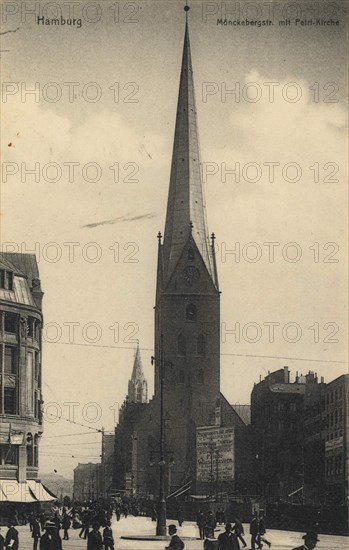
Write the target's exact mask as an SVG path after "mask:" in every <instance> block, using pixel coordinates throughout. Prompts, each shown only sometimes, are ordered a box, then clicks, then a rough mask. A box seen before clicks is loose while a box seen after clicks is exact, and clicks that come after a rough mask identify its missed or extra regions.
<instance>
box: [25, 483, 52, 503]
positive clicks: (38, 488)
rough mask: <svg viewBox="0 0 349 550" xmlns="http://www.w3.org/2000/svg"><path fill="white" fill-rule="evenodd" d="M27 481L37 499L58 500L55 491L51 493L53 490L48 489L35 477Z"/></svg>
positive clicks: (44, 500)
mask: <svg viewBox="0 0 349 550" xmlns="http://www.w3.org/2000/svg"><path fill="white" fill-rule="evenodd" d="M27 483H28V485H29V487H30V490H31V491H32V492H33V494H34V497H35V498H36V500H37V501H39V502H50V501H52V500H57V497H56V496H55V495H54V494H53V493H51V491H49V490H48V489H46V487H45V486H44V485H43V484H42V483H40V481H36V480H35V479H28V480H27Z"/></svg>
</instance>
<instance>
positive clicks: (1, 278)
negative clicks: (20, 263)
mask: <svg viewBox="0 0 349 550" xmlns="http://www.w3.org/2000/svg"><path fill="white" fill-rule="evenodd" d="M0 288H3V289H4V290H13V273H12V271H5V270H4V269H1V270H0Z"/></svg>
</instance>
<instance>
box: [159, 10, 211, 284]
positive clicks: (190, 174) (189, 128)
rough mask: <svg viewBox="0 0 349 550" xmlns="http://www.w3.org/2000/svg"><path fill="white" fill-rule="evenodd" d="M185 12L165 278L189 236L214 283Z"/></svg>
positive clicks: (168, 205)
mask: <svg viewBox="0 0 349 550" xmlns="http://www.w3.org/2000/svg"><path fill="white" fill-rule="evenodd" d="M188 9H189V7H188V6H186V8H185V10H186V23H185V35H184V46H183V57H182V67H181V76H180V84H179V94H178V104H177V116H176V128H175V136H174V143H173V153H172V166H171V177H170V189H169V196H168V203H167V214H166V224H165V234H164V244H163V265H164V276H165V278H166V279H167V280H168V278H169V277H170V276H171V274H172V272H173V269H174V268H175V266H176V264H177V261H178V259H179V257H180V255H181V253H182V250H183V247H184V245H185V244H186V242H187V240H188V237H189V235H190V234H191V235H192V237H193V239H194V241H195V243H196V245H197V247H198V249H199V252H200V254H201V256H202V259H203V261H204V263H205V265H206V268H207V270H208V272H209V274H210V276H211V278H212V280H213V281H214V284H216V285H217V281H216V280H215V271H214V259H213V256H212V247H211V245H210V243H209V238H208V230H207V222H206V213H205V203H204V196H203V186H202V179H201V168H200V147H199V136H198V128H197V117H196V104H195V94H194V82H193V68H192V61H191V53H190V40H189V27H188V17H187V14H188Z"/></svg>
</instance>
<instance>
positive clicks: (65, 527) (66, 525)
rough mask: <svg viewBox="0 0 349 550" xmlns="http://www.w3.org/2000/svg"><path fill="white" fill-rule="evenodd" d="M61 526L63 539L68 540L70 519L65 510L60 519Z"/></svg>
mask: <svg viewBox="0 0 349 550" xmlns="http://www.w3.org/2000/svg"><path fill="white" fill-rule="evenodd" d="M62 527H63V533H64V534H63V540H69V533H68V531H69V529H70V527H71V519H70V517H69V516H68V514H67V512H65V514H64V516H63V519H62Z"/></svg>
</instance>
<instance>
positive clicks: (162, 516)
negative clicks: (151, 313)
mask: <svg viewBox="0 0 349 550" xmlns="http://www.w3.org/2000/svg"><path fill="white" fill-rule="evenodd" d="M159 374H160V461H159V476H160V477H159V482H160V488H159V504H158V517H157V524H156V534H157V535H162V536H163V535H166V498H165V466H166V460H165V417H164V378H165V373H164V337H163V334H161V336H160V373H159Z"/></svg>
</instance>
